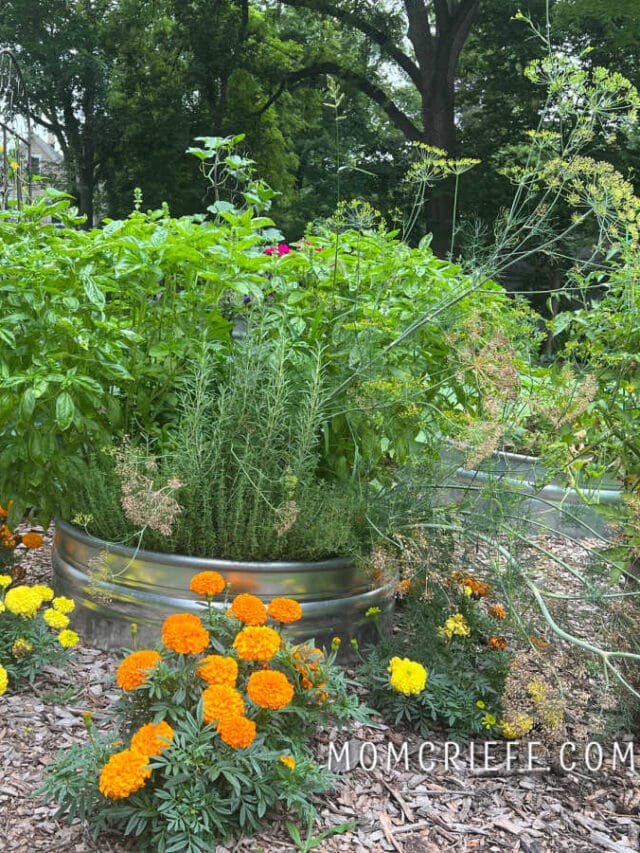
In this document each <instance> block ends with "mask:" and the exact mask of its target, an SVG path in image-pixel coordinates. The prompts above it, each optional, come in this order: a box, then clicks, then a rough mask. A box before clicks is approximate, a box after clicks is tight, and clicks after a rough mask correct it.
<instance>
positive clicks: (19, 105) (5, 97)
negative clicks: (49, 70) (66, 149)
mask: <svg viewBox="0 0 640 853" xmlns="http://www.w3.org/2000/svg"><path fill="white" fill-rule="evenodd" d="M0 145H1V146H2V151H1V152H0V209H4V210H6V209H7V208H9V207H18V208H19V207H20V206H21V205H22V203H23V201H24V200H25V197H27V196H28V195H29V188H30V186H31V116H30V108H29V98H28V94H27V89H26V86H25V82H24V77H23V76H22V72H21V71H20V66H19V64H18V60H17V59H16V57H15V54H14V53H13V52H12V51H11V50H8V49H6V48H4V49H2V50H0Z"/></svg>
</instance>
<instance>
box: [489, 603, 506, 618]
mask: <svg viewBox="0 0 640 853" xmlns="http://www.w3.org/2000/svg"><path fill="white" fill-rule="evenodd" d="M488 613H489V616H492V617H493V618H494V619H506V618H507V611H506V610H505V609H504V607H503V606H502V605H501V604H492V605H491V607H490V608H489V610H488Z"/></svg>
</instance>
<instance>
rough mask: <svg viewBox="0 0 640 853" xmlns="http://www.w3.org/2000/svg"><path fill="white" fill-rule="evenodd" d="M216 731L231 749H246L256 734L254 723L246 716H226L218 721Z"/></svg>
mask: <svg viewBox="0 0 640 853" xmlns="http://www.w3.org/2000/svg"><path fill="white" fill-rule="evenodd" d="M216 731H217V732H218V734H219V735H220V737H221V739H222V740H223V741H224V742H225V743H226V744H228V745H229V746H230V747H231V748H232V749H246V748H247V747H248V746H251V744H252V743H253V741H254V738H255V736H256V724H255V722H254V721H253V720H248V719H247V718H246V717H226V718H224V719H222V720H220V722H219V723H218V726H217V729H216Z"/></svg>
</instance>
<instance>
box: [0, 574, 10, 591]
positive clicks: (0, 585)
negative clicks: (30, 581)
mask: <svg viewBox="0 0 640 853" xmlns="http://www.w3.org/2000/svg"><path fill="white" fill-rule="evenodd" d="M12 582H13V578H12V577H11V575H0V589H6V588H7V587H8V586H11V584H12Z"/></svg>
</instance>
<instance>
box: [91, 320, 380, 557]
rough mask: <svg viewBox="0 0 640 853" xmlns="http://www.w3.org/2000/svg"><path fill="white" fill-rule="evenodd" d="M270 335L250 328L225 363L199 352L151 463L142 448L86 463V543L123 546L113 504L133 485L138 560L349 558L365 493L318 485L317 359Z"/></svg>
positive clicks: (119, 508) (321, 394) (361, 529)
mask: <svg viewBox="0 0 640 853" xmlns="http://www.w3.org/2000/svg"><path fill="white" fill-rule="evenodd" d="M276 332H277V329H274V328H272V327H271V324H267V323H264V322H261V321H259V320H258V322H257V323H256V325H255V326H254V325H251V326H250V328H249V331H248V334H247V335H246V336H245V337H244V338H243V339H242V340H240V341H239V342H237V343H236V345H234V347H233V348H232V350H231V352H228V351H227V352H225V353H224V354H221V351H220V350H215V349H211V348H205V349H204V350H203V352H202V355H201V357H200V358H199V359H198V360H197V361H196V362H193V363H192V364H191V365H190V369H189V370H188V371H187V373H186V375H185V377H184V381H183V384H182V388H181V391H180V407H179V410H180V412H181V415H180V418H179V420H178V422H177V423H176V424H175V425H174V426H172V427H170V428H169V429H168V430H167V432H166V434H165V436H164V438H163V455H162V456H160V457H158V458H153V445H151V446H150V447H140V446H138V447H135V446H132V445H124V446H123V448H122V450H121V451H120V452H119V453H116V454H115V457H114V455H113V454H109V453H103V454H100V456H99V458H97V459H93V460H92V461H91V465H90V466H89V470H88V472H87V477H86V480H85V487H84V494H83V495H82V498H81V500H82V503H83V504H84V505H85V506H86V511H87V513H88V515H90V516H92V521H90V522H89V523H88V524H87V529H88V530H89V531H90V532H91V531H95V532H96V534H97V535H100V536H101V537H105V536H108V538H109V539H111V540H114V541H118V540H123V539H130V538H131V537H132V536H133V535H135V531H139V530H140V529H141V525H140V524H139V523H137V524H136V523H133V519H134V516H132V514H131V511H130V510H131V501H132V499H133V500H135V493H134V494H133V495H132V494H131V489H129V494H128V495H127V502H124V503H123V494H124V492H123V489H124V488H126V487H127V484H130V483H131V482H141V483H147V487H146V489H145V490H144V491H143V490H141V491H140V492H139V493H138V500H139V502H140V503H141V504H143V505H145V506H146V507H148V509H147V518H148V519H149V521H148V522H147V524H146V526H144V528H143V532H142V535H141V537H140V544H141V545H142V547H145V548H150V549H155V550H162V551H167V550H170V551H174V552H177V553H184V554H191V555H194V556H203V557H211V556H215V557H221V558H227V559H244V560H251V559H255V560H263V559H269V560H277V559H294V560H295V559H300V560H306V559H321V558H324V557H329V556H335V555H338V554H339V555H344V554H349V553H351V554H353V553H355V552H356V551H357V550H358V545H359V544H363V542H364V543H366V539H367V536H368V532H367V521H366V510H365V494H364V490H365V488H366V485H365V484H364V483H360V482H358V481H357V479H356V480H353V479H351V480H345V481H334V482H328V481H326V480H324V479H323V478H322V477H321V476H320V474H319V467H320V465H321V458H322V446H321V437H322V424H323V422H324V421H325V420H326V417H327V413H326V412H325V411H324V410H323V400H325V399H326V398H327V391H328V384H329V381H330V379H329V374H328V370H327V366H326V364H325V360H324V357H323V351H322V349H321V348H320V347H316V348H309V347H306V346H296V345H295V344H294V343H292V341H291V338H290V336H288V335H279V334H276ZM118 460H120V461H118ZM123 460H124V461H123ZM168 492H171V494H172V496H173V497H174V498H175V500H177V502H178V504H179V505H180V508H181V509H180V512H178V513H177V514H175V516H174V518H173V521H172V534H171V536H170V538H167V537H166V536H165V535H164V534H163V533H162V531H161V530H160V528H161V526H162V524H161V521H162V520H161V518H158V519H155V518H154V512H153V510H152V506H153V502H154V498H155V500H156V503H157V505H158V506H162V505H163V504H164V503H166V498H167V493H168ZM123 506H124V509H123Z"/></svg>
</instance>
